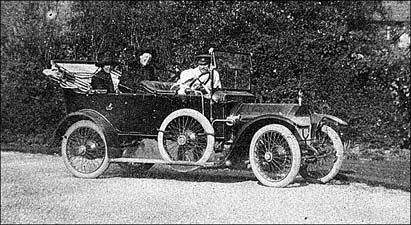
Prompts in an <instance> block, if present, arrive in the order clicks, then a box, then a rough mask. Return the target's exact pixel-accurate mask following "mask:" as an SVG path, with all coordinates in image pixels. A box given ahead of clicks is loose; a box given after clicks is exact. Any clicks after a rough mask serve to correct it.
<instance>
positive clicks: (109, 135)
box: [54, 109, 118, 156]
mask: <svg viewBox="0 0 411 225" xmlns="http://www.w3.org/2000/svg"><path fill="white" fill-rule="evenodd" d="M79 120H91V121H93V122H94V123H96V124H97V126H99V127H101V129H102V131H103V133H104V135H105V136H106V142H107V146H108V147H116V146H118V135H117V134H118V132H117V131H116V129H115V128H114V126H113V125H112V124H111V123H110V122H109V121H108V120H107V119H106V118H105V117H104V116H103V115H102V114H100V113H99V112H97V111H95V110H92V109H81V110H79V111H76V112H73V113H70V114H68V115H67V116H65V117H64V118H63V119H62V120H61V121H60V123H59V124H58V126H57V129H56V130H55V131H54V144H58V143H60V141H61V138H62V136H63V135H64V133H65V132H66V130H67V129H68V127H70V126H71V125H72V124H73V123H75V122H77V121H79ZM110 152H111V151H109V156H111V153H110Z"/></svg>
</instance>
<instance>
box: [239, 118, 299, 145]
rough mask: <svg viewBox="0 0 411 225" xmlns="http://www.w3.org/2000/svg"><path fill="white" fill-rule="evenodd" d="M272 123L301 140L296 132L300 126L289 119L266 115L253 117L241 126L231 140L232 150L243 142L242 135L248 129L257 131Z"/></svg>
mask: <svg viewBox="0 0 411 225" xmlns="http://www.w3.org/2000/svg"><path fill="white" fill-rule="evenodd" d="M274 123H275V124H281V125H283V126H285V127H287V128H288V129H289V130H290V131H291V132H292V133H293V134H294V135H295V137H296V138H297V140H301V136H300V134H299V133H298V131H297V127H301V124H298V123H296V122H295V121H293V120H291V119H290V118H287V117H284V116H281V115H276V114H268V115H263V116H259V117H255V118H253V119H252V120H249V121H247V122H246V123H245V124H243V125H242V126H241V128H240V129H239V131H238V132H237V135H236V137H235V138H234V140H233V148H235V147H236V146H237V145H238V144H239V142H240V141H241V140H244V139H243V134H245V132H246V131H248V130H250V129H252V130H257V129H259V128H261V127H263V126H265V125H268V124H274ZM250 138H251V137H250ZM233 148H232V149H233Z"/></svg>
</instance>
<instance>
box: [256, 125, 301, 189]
mask: <svg viewBox="0 0 411 225" xmlns="http://www.w3.org/2000/svg"><path fill="white" fill-rule="evenodd" d="M300 161H301V153H300V147H299V145H298V142H297V139H296V138H295V137H294V135H293V134H292V133H291V131H290V130H289V129H287V128H286V127H284V126H282V125H279V124H271V125H267V126H264V127H262V128H260V129H259V130H258V131H257V132H256V133H255V134H254V136H253V138H252V140H251V145H250V164H251V168H252V170H253V172H254V174H255V176H256V177H257V179H258V180H259V181H260V182H261V183H262V184H263V185H266V186H269V187H285V186H287V185H288V184H290V183H291V182H293V181H294V179H295V177H296V176H297V174H298V171H299V168H300Z"/></svg>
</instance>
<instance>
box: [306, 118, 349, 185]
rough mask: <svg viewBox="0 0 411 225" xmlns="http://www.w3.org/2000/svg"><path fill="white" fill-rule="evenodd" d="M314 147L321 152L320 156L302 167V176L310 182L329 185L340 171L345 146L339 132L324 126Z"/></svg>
mask: <svg viewBox="0 0 411 225" xmlns="http://www.w3.org/2000/svg"><path fill="white" fill-rule="evenodd" d="M314 147H315V148H316V149H317V151H318V152H319V154H318V156H317V157H315V158H313V159H311V160H307V162H306V163H304V164H303V166H302V167H301V169H300V174H301V176H302V177H303V178H304V179H305V180H306V181H308V182H313V183H327V182H328V181H330V180H331V179H333V178H334V177H335V176H336V175H337V174H338V172H339V171H340V168H341V165H342V161H343V154H344V153H343V151H344V150H343V149H344V147H343V144H342V142H341V139H340V137H339V136H338V134H337V132H336V131H335V130H333V129H332V128H331V127H329V126H326V125H324V126H322V127H321V132H320V135H319V137H318V140H317V142H316V144H315V146H314Z"/></svg>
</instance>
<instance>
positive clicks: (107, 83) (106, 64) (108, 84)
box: [91, 56, 118, 93]
mask: <svg viewBox="0 0 411 225" xmlns="http://www.w3.org/2000/svg"><path fill="white" fill-rule="evenodd" d="M116 64H118V63H117V62H116V61H114V60H113V59H112V58H111V57H107V56H106V57H104V58H103V60H102V61H101V62H97V63H96V66H97V67H100V70H99V71H98V72H97V73H96V74H95V75H94V76H93V77H92V78H91V88H92V89H106V90H107V93H114V92H115V88H114V83H113V80H112V79H111V75H110V72H111V69H112V66H114V65H116Z"/></svg>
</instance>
